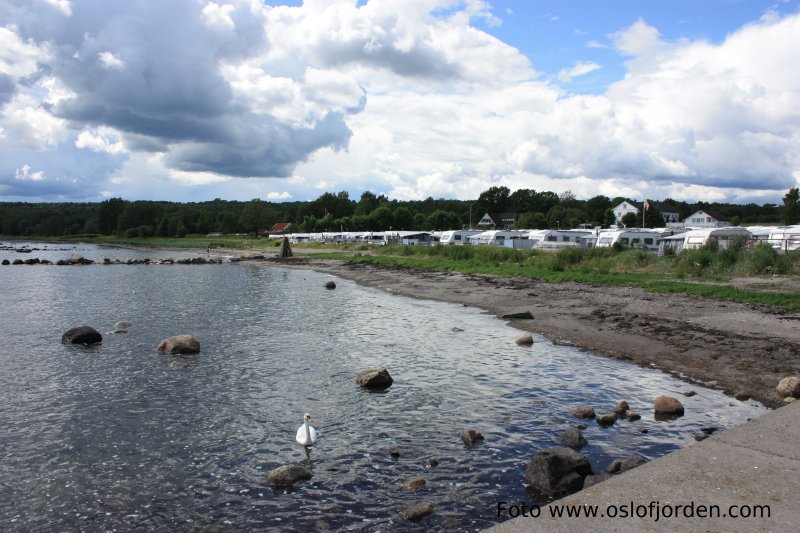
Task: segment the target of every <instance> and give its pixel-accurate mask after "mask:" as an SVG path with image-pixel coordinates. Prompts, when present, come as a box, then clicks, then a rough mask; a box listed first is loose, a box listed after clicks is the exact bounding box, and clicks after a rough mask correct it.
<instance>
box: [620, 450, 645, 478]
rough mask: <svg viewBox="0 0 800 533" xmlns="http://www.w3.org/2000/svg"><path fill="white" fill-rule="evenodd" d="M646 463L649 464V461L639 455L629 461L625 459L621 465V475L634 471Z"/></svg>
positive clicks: (629, 458)
mask: <svg viewBox="0 0 800 533" xmlns="http://www.w3.org/2000/svg"><path fill="white" fill-rule="evenodd" d="M646 462H647V459H645V458H644V457H643V456H641V455H638V454H637V455H631V456H630V457H628V458H627V459H623V460H622V462H621V463H620V465H619V472H620V474H621V473H622V472H627V471H628V470H633V469H634V468H636V467H637V466H642V465H643V464H645V463H646Z"/></svg>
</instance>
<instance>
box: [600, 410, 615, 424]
mask: <svg viewBox="0 0 800 533" xmlns="http://www.w3.org/2000/svg"><path fill="white" fill-rule="evenodd" d="M616 421H617V413H614V412H611V413H606V414H604V415H600V416H598V417H597V423H598V424H600V425H601V426H612V425H614V422H616Z"/></svg>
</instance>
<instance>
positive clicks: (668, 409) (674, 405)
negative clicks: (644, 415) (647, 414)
mask: <svg viewBox="0 0 800 533" xmlns="http://www.w3.org/2000/svg"><path fill="white" fill-rule="evenodd" d="M654 411H655V414H656V416H683V404H682V403H681V402H679V401H678V399H677V398H673V397H672V396H659V397H658V398H656V403H655V407H654Z"/></svg>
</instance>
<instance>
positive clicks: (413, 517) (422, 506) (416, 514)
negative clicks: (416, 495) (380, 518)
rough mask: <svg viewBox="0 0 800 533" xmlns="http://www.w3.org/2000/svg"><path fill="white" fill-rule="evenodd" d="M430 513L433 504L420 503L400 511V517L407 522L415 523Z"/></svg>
mask: <svg viewBox="0 0 800 533" xmlns="http://www.w3.org/2000/svg"><path fill="white" fill-rule="evenodd" d="M431 513H433V504H432V503H430V502H422V503H419V504H417V505H414V506H413V507H409V508H407V509H405V510H403V511H401V512H400V516H402V517H403V518H405V519H406V520H408V521H409V522H416V521H418V520H422V519H423V518H425V517H426V516H428V515H429V514H431Z"/></svg>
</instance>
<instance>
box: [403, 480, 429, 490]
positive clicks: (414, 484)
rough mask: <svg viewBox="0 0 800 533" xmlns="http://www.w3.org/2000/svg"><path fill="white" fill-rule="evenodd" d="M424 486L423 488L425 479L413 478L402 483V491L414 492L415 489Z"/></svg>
mask: <svg viewBox="0 0 800 533" xmlns="http://www.w3.org/2000/svg"><path fill="white" fill-rule="evenodd" d="M424 486H425V478H423V477H418V478H414V479H411V480H409V481H406V482H405V483H403V489H405V490H414V489H416V488H419V487H424Z"/></svg>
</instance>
